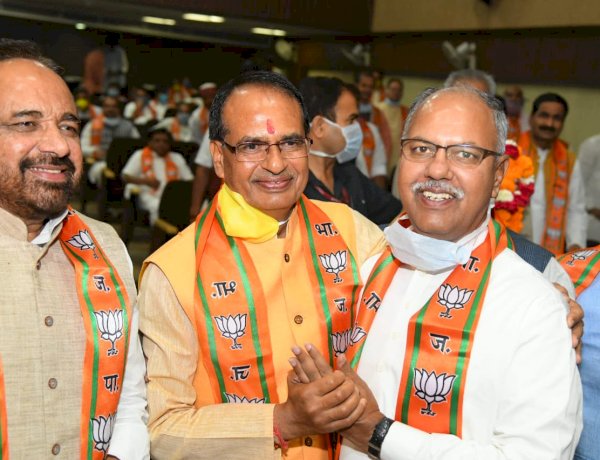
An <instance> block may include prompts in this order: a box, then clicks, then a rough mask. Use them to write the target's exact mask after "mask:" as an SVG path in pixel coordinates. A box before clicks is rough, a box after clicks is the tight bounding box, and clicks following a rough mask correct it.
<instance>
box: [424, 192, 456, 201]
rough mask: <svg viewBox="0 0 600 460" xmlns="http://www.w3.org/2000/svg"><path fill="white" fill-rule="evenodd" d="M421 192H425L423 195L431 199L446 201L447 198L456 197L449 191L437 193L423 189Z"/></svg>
mask: <svg viewBox="0 0 600 460" xmlns="http://www.w3.org/2000/svg"><path fill="white" fill-rule="evenodd" d="M421 193H422V194H423V196H424V197H425V198H427V199H428V200H430V201H445V200H451V199H453V198H454V196H453V195H450V194H449V193H446V192H440V193H435V192H431V191H429V190H423V191H422V192H421Z"/></svg>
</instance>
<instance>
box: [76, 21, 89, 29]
mask: <svg viewBox="0 0 600 460" xmlns="http://www.w3.org/2000/svg"><path fill="white" fill-rule="evenodd" d="M75 28H76V29H77V30H85V29H87V26H86V25H85V24H84V23H83V22H78V23H77V24H75Z"/></svg>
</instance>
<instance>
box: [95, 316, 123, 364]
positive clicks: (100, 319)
mask: <svg viewBox="0 0 600 460" xmlns="http://www.w3.org/2000/svg"><path fill="white" fill-rule="evenodd" d="M94 315H96V323H97V324H98V330H99V331H100V337H102V338H103V339H104V340H108V341H110V343H111V348H110V349H109V350H108V351H107V352H106V354H107V355H108V356H112V355H116V354H118V353H119V350H117V349H116V348H115V342H116V341H117V340H119V339H120V338H121V337H123V311H122V310H114V311H108V312H107V311H96V312H94Z"/></svg>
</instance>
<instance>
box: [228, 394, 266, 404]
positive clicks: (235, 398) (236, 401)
mask: <svg viewBox="0 0 600 460" xmlns="http://www.w3.org/2000/svg"><path fill="white" fill-rule="evenodd" d="M225 397H226V398H227V402H228V403H231V404H264V403H265V398H261V399H258V398H252V399H248V398H246V397H245V396H242V397H241V398H240V397H239V396H238V395H236V394H233V393H225Z"/></svg>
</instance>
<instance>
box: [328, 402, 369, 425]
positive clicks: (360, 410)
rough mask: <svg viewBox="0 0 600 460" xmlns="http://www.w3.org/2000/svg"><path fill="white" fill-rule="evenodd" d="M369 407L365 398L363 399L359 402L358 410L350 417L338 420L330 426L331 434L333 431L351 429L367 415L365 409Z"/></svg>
mask: <svg viewBox="0 0 600 460" xmlns="http://www.w3.org/2000/svg"><path fill="white" fill-rule="evenodd" d="M366 407H367V400H366V399H365V398H361V399H360V400H359V402H358V405H357V406H356V408H355V409H354V410H353V411H352V413H351V414H350V415H348V416H347V417H346V418H343V419H341V420H336V421H334V422H332V423H331V424H330V432H333V431H342V430H345V429H347V428H350V427H351V426H352V425H354V424H355V423H356V422H357V421H358V420H359V419H360V417H361V416H362V415H363V414H364V413H365V409H366Z"/></svg>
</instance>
